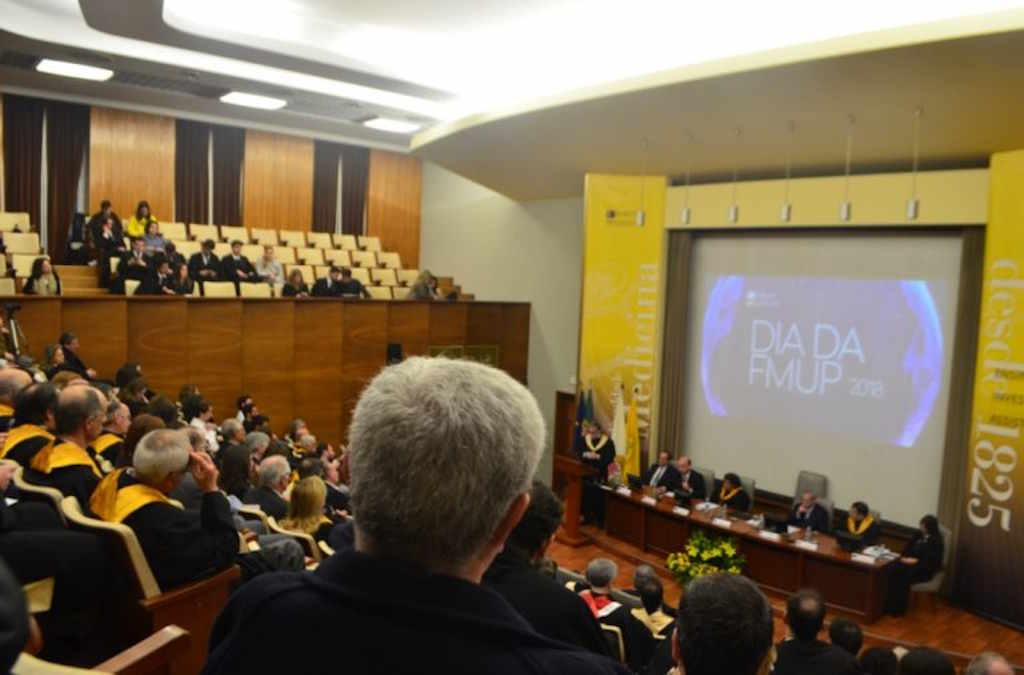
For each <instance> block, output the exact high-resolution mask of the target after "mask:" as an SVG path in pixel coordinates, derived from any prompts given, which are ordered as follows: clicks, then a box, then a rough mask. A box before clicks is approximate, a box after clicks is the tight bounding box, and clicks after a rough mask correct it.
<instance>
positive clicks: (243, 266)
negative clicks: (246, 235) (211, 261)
mask: <svg viewBox="0 0 1024 675" xmlns="http://www.w3.org/2000/svg"><path fill="white" fill-rule="evenodd" d="M220 278H221V279H222V280H224V281H234V282H235V284H236V285H237V284H238V282H240V281H259V279H257V278H256V269H255V268H254V267H253V266H252V263H251V262H249V259H248V258H246V257H245V256H244V255H242V242H241V241H239V240H238V239H236V240H234V241H233V242H231V253H230V254H228V255H226V256H224V257H223V258H221V261H220Z"/></svg>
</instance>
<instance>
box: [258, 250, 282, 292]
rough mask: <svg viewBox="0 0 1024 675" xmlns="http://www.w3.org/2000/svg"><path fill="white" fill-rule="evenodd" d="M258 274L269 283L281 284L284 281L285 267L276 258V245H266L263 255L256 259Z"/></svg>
mask: <svg viewBox="0 0 1024 675" xmlns="http://www.w3.org/2000/svg"><path fill="white" fill-rule="evenodd" d="M256 274H258V275H259V276H261V277H263V280H264V281H266V282H267V283H270V284H274V285H275V286H280V285H281V284H283V283H284V268H283V267H281V263H279V262H277V260H275V259H274V247H273V246H264V247H263V257H262V258H260V259H259V260H257V261H256Z"/></svg>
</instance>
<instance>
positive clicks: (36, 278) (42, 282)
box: [21, 257, 60, 295]
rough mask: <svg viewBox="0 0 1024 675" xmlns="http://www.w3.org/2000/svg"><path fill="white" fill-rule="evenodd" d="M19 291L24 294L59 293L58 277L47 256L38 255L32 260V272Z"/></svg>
mask: <svg viewBox="0 0 1024 675" xmlns="http://www.w3.org/2000/svg"><path fill="white" fill-rule="evenodd" d="M21 292H22V293H24V294H25V295H60V277H59V276H57V270H55V269H54V268H53V265H51V264H50V259H49V258H42V257H40V258H36V259H35V261H33V263H32V273H31V274H30V275H29V277H28V279H26V280H25V287H24V288H22V289H21Z"/></svg>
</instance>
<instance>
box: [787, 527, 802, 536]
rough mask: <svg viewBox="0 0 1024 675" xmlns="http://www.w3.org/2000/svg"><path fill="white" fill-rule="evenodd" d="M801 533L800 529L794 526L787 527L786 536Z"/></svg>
mask: <svg viewBox="0 0 1024 675" xmlns="http://www.w3.org/2000/svg"><path fill="white" fill-rule="evenodd" d="M799 531H800V528H799V527H793V526H792V525H786V534H793V533H795V532H799Z"/></svg>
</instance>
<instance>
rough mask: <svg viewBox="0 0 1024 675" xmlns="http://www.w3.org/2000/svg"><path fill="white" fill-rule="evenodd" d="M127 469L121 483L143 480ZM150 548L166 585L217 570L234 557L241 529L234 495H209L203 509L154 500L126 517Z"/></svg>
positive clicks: (163, 586)
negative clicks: (233, 506) (230, 500)
mask: <svg viewBox="0 0 1024 675" xmlns="http://www.w3.org/2000/svg"><path fill="white" fill-rule="evenodd" d="M137 483H138V480H137V479H136V478H135V477H134V476H132V475H131V474H129V473H128V472H127V471H126V472H124V473H123V474H121V476H120V479H119V481H118V488H119V489H120V488H124V487H127V486H128V485H133V484H137ZM124 524H125V525H127V526H128V527H130V528H132V531H133V532H134V533H135V536H136V537H137V538H138V540H139V545H140V546H142V552H143V553H145V554H146V560H147V562H149V566H150V568H151V569H152V570H153V576H154V577H156V582H157V584H159V585H160V589H161V590H163V591H166V590H168V589H170V588H175V587H177V586H181V585H183V584H187V583H190V582H193V581H197V580H199V579H204V578H206V577H209V576H212V575H213V574H216V573H217V572H219V571H221V570H223V569H225V568H227V567H229V566H230V565H231V564H233V563H234V561H235V557H236V556H237V555H238V531H237V530H236V529H235V521H234V519H233V518H232V517H231V506H230V505H229V504H228V499H227V497H225V496H224V495H223V494H221V493H220V492H217V491H214V492H208V493H206V494H204V495H203V501H202V505H201V506H200V507H199V512H198V513H196V512H195V511H185V510H184V509H179V508H178V507H176V506H174V505H172V504H168V503H166V502H153V503H150V504H146V505H145V506H143V507H142V508H140V509H137V510H136V511H134V512H133V513H132V514H131V515H129V516H128V517H127V518H125V519H124Z"/></svg>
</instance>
